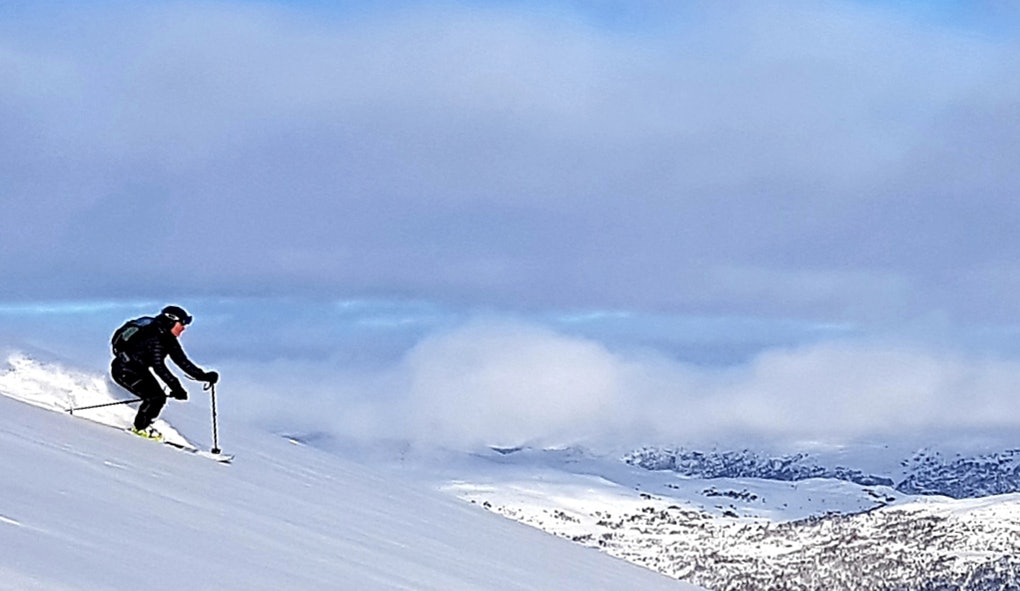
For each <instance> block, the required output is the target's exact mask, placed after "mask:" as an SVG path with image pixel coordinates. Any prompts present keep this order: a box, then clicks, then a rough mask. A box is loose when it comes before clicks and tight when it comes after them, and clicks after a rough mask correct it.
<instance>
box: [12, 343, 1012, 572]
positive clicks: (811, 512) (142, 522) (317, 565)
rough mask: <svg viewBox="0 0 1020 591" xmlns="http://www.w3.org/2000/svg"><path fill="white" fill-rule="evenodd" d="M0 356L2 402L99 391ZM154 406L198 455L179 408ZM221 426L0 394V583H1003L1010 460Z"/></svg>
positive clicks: (74, 374)
mask: <svg viewBox="0 0 1020 591" xmlns="http://www.w3.org/2000/svg"><path fill="white" fill-rule="evenodd" d="M8 365H9V369H8V370H7V371H6V372H3V373H0V393H2V394H5V395H7V396H8V397H14V398H19V399H21V400H22V401H26V402H30V403H31V404H33V405H35V406H42V407H46V408H49V409H51V410H62V408H63V407H65V406H66V405H67V404H68V403H71V402H73V403H76V404H90V403H97V402H102V401H104V400H109V399H110V391H109V390H108V389H107V385H106V383H105V380H104V378H103V377H102V376H101V375H97V374H94V373H92V372H88V371H78V370H72V369H68V368H65V367H60V366H57V365H52V364H41V363H38V362H35V361H32V360H31V359H28V358H26V357H24V356H17V355H15V356H13V357H11V358H10V359H9V360H8ZM92 412H93V413H94V414H93V415H92V416H91V418H93V419H95V420H99V421H101V422H106V423H110V424H126V421H127V420H129V419H130V417H131V414H132V411H131V410H130V409H127V408H125V407H110V408H107V409H101V410H99V411H92ZM165 415H166V416H167V417H168V418H170V420H171V421H172V422H173V426H172V427H171V426H170V425H168V424H167V425H164V428H165V429H171V428H173V429H176V431H179V432H180V433H185V434H187V436H188V437H189V438H190V439H191V440H192V441H193V442H195V443H196V444H198V445H204V446H208V444H209V442H208V433H207V431H208V423H209V417H208V408H207V407H205V408H203V405H202V404H200V403H199V400H198V399H197V397H196V399H195V400H192V401H191V402H190V403H189V404H187V405H174V406H172V407H171V409H170V410H168V411H167V412H166V413H165ZM224 435H225V436H226V439H227V441H228V442H229V445H228V446H227V447H228V448H229V449H228V451H235V452H237V453H238V454H239V459H238V461H237V463H236V465H232V466H229V467H226V466H220V465H217V464H215V463H213V462H209V461H207V460H203V459H200V458H194V457H189V456H187V455H185V454H181V453H179V452H175V451H173V450H167V449H165V448H164V447H163V446H159V445H157V444H149V443H148V442H144V441H138V440H135V439H133V438H131V437H128V436H126V435H124V434H122V433H118V432H117V431H115V430H112V429H108V428H106V427H103V426H97V425H95V424H93V423H90V422H89V421H84V420H79V419H76V418H71V417H68V416H67V415H65V414H59V413H56V412H47V411H44V410H40V409H38V408H31V407H29V406H25V405H19V404H17V403H14V402H12V401H9V400H5V399H4V398H2V397H0V445H2V446H3V450H4V456H3V457H4V460H3V461H4V462H5V464H4V471H5V473H6V474H8V475H9V476H10V477H9V478H8V479H7V481H6V482H5V483H4V484H3V485H0V495H2V496H0V543H3V544H4V547H5V548H7V547H11V548H17V549H18V550H17V551H15V552H13V553H11V552H6V553H0V589H6V588H10V589H33V588H36V589H44V588H45V589H86V588H88V589H93V588H113V589H119V588H122V586H121V585H120V581H121V580H125V579H130V578H131V575H132V574H133V573H137V572H139V571H142V572H151V573H154V577H155V579H156V580H158V581H161V582H165V583H166V584H165V586H164V587H160V586H159V585H156V588H167V589H171V588H173V589H179V588H191V589H204V588H209V589H213V588H215V589H222V588H244V589H252V588H255V589H259V588H266V589H270V588H287V589H291V588H298V589H300V588H312V587H315V588H324V587H325V588H331V586H330V583H331V582H332V583H333V586H335V585H336V581H343V585H345V586H343V587H342V588H351V589H556V590H571V589H582V588H584V589H659V588H663V589H665V588H669V589H683V588H690V587H687V586H686V585H687V584H695V585H698V586H701V587H704V588H707V589H713V590H716V591H724V590H752V589H754V590H760V589H775V590H787V589H789V590H808V589H811V590H814V589H826V590H843V589H845V590H860V589H868V590H872V589H874V590H890V591H891V590H897V591H900V590H904V591H905V590H923V591H935V590H939V591H950V590H979V591H984V590H990V589H999V590H1001V589H1017V588H1020V561H1018V558H1017V557H1018V556H1020V491H1017V489H1016V488H1015V486H1016V485H1015V482H1017V469H1016V462H1015V458H1016V456H1017V454H1018V452H1016V451H1014V450H999V451H995V450H985V451H984V452H981V453H969V454H964V453H958V452H957V451H952V450H935V449H933V448H932V449H922V450H921V451H914V452H910V453H907V454H905V455H902V454H901V452H897V451H893V448H890V447H888V446H885V445H872V446H862V447H859V448H853V447H845V448H841V449H837V450H829V451H827V452H824V453H823V452H815V451H802V452H796V453H790V454H776V453H766V452H763V451H759V450H753V449H734V450H707V451H706V450H695V449H685V448H679V447H645V448H641V449H637V450H627V451H626V453H622V452H620V451H612V452H606V451H595V450H593V449H586V448H581V447H564V448H557V449H542V448H529V447H509V448H486V449H477V450H449V449H447V450H439V449H432V448H424V447H421V446H416V445H414V444H410V443H406V442H404V443H400V444H398V445H393V446H387V445H383V444H374V445H369V446H365V445H364V444H358V445H355V444H353V443H352V442H350V441H346V440H345V439H344V437H343V434H341V433H326V432H316V433H299V432H287V433H280V432H274V433H270V432H267V431H265V430H264V429H260V428H257V427H255V426H248V425H232V424H229V423H228V424H227V425H226V426H225V428H224ZM281 435H283V436H281ZM182 437H184V436H183V435H182ZM897 449H899V448H897ZM40 467H42V468H43V469H40ZM483 509H484V510H487V511H489V512H494V513H497V514H499V515H502V516H505V517H508V518H510V519H512V520H515V521H519V522H522V523H525V524H528V525H530V526H533V527H534V528H538V529H541V530H544V531H546V532H549V533H552V534H555V535H556V536H559V537H562V538H565V539H566V540H569V542H572V543H568V542H567V541H566V540H559V541H557V540H555V539H554V538H552V537H551V536H544V535H542V534H540V533H539V532H535V531H530V530H528V529H527V528H521V527H519V526H516V527H515V525H516V524H512V523H509V522H506V521H503V520H498V519H497V520H496V521H493V519H494V516H491V515H486V513H485V511H482V510H483ZM487 517H488V519H487ZM143 534H144V537H145V538H146V539H156V540H160V543H158V544H155V543H151V544H140V543H139V536H142V535H143ZM55 540H59V541H60V542H59V543H57V542H55ZM51 542H52V543H51ZM557 542H558V543H557ZM585 547H587V549H586V548H585ZM593 549H596V550H597V551H595V550H593ZM125 555H127V556H131V558H132V560H133V561H124V560H123V559H122V557H123V556H125ZM607 555H608V556H614V557H618V558H622V559H624V560H626V561H629V562H632V563H635V564H637V565H640V566H642V567H645V569H637V570H635V568H628V567H627V566H626V565H624V563H623V562H622V561H614V560H612V559H609V558H608V556H607ZM167 557H169V558H167ZM168 560H169V562H167V561H168ZM90 561H94V564H93V563H92V562H90ZM53 564H56V565H59V567H58V568H51V567H50V565H53ZM181 565H184V567H185V568H183V569H181V568H180V566H181ZM93 567H94V568H97V569H98V571H97V572H99V573H101V574H99V575H95V576H93V575H84V574H82V573H84V572H85V570H86V568H93ZM651 571H657V572H658V573H661V574H663V575H667V577H669V578H666V577H660V576H656V575H653V574H652V573H651ZM90 572H91V571H90ZM6 575H10V576H6ZM677 579H679V580H680V581H683V582H678V581H677ZM8 581H13V582H8ZM110 581H115V582H113V583H111V582H110ZM209 581H213V582H214V583H216V584H215V585H208V582H209ZM236 582H240V583H243V585H235V584H234V583H236ZM228 583H229V584H228ZM104 584H105V585H106V587H104V586H103V585H104ZM5 585H6V586H5ZM149 586H150V587H151V586H152V585H149ZM123 588H127V586H126V585H125V586H123Z"/></svg>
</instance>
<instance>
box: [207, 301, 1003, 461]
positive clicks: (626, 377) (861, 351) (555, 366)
mask: <svg viewBox="0 0 1020 591" xmlns="http://www.w3.org/2000/svg"><path fill="white" fill-rule="evenodd" d="M226 368H227V371H226V372H225V375H230V376H232V381H233V388H234V389H236V390H237V391H243V392H245V400H244V403H243V404H239V405H238V407H237V408H232V409H230V414H231V415H232V416H233V417H235V420H246V421H252V422H256V423H259V424H261V425H264V426H269V427H270V428H273V429H277V430H289V431H291V432H302V430H303V432H309V433H320V434H330V435H332V436H334V437H337V438H339V439H341V440H346V439H361V440H367V441H374V440H378V439H396V440H407V441H412V442H427V443H430V444H441V445H448V446H452V447H460V448H462V447H471V446H479V445H518V444H531V445H564V444H575V443H584V444H589V445H592V446H596V447H606V446H608V447H617V446H627V445H642V444H647V443H664V444H690V445H698V446H705V445H713V444H718V445H730V444H742V443H743V444H746V443H749V442H769V443H770V444H775V445H777V446H784V445H786V446H792V445H797V444H798V443H799V442H805V441H812V442H820V443H825V444H836V445H838V444H843V443H848V442H853V441H861V440H865V441H903V440H907V441H909V442H911V443H917V444H919V445H924V444H933V443H937V442H938V441H940V440H942V439H945V438H947V437H950V436H957V435H960V434H970V435H975V434H977V435H987V434H990V433H995V432H1002V431H1003V430H1005V431H1009V430H1011V429H1015V428H1016V427H1017V426H1020V411H1017V410H1016V408H1015V405H1014V404H1013V392H1014V390H1015V384H1016V383H1017V382H1018V381H1020V364H1018V363H1017V362H1015V361H1011V360H1008V359H1002V358H1000V357H994V356H988V355H984V356H980V355H973V354H966V353H961V352H959V351H958V350H951V349H943V348H939V347H935V346H932V345H919V344H916V343H914V344H908V343H903V342H889V341H875V340H871V339H839V340H832V339H829V340H825V341H821V342H815V343H804V344H799V345H795V346H790V347H769V348H767V349H765V350H762V351H761V352H760V353H759V354H757V355H756V356H754V357H753V358H751V359H750V360H748V361H747V362H744V363H739V364H732V365H727V366H700V365H694V364H690V363H685V362H682V361H678V360H676V359H673V358H670V357H667V356H665V355H662V354H661V353H657V352H654V351H650V350H648V349H644V348H642V349H632V348H620V347H609V346H608V345H607V344H606V343H603V342H600V341H596V340H592V339H589V338H584V337H579V336H575V335H570V334H566V333H563V332H559V331H555V330H552V329H550V328H548V327H546V326H541V325H537V324H534V323H531V322H527V321H522V320H515V319H507V318H492V317H485V318H476V319H474V320H472V321H470V322H468V323H466V324H461V325H458V326H456V327H452V328H443V329H439V330H435V331H431V332H429V333H428V334H427V335H426V336H425V337H424V338H422V339H421V340H420V341H418V342H417V343H416V344H415V345H414V346H413V347H412V348H410V349H409V350H408V351H407V352H406V354H405V355H403V356H402V357H401V358H399V359H397V360H394V361H393V362H392V363H387V364H385V365H381V366H375V367H372V368H361V369H357V370H355V369H353V368H351V367H350V366H348V367H337V366H334V365H332V364H330V363H328V362H327V363H319V362H297V361H288V360H280V361H278V362H274V363H269V364H260V365H259V366H258V367H248V366H240V365H238V364H237V362H231V363H228V364H226ZM239 380H240V382H241V383H238V381H239ZM225 412H226V411H225ZM1006 443H1007V442H1004V443H1003V444H1006Z"/></svg>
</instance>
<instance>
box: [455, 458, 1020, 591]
mask: <svg viewBox="0 0 1020 591" xmlns="http://www.w3.org/2000/svg"><path fill="white" fill-rule="evenodd" d="M647 452H648V450H644V451H643V452H642V454H647ZM697 455H699V456H700V457H703V458H705V459H706V463H707V464H711V465H716V462H715V461H709V460H707V458H709V457H716V459H717V460H718V461H719V462H721V463H724V462H722V460H721V459H720V458H723V457H725V458H729V459H730V460H735V458H738V457H741V458H743V459H742V460H741V461H740V462H738V463H739V464H740V465H744V466H757V468H755V470H756V472H755V474H756V476H741V475H740V474H738V473H735V472H731V473H726V474H722V473H717V472H715V471H714V470H713V471H711V472H710V473H711V474H713V476H711V477H705V475H704V474H697V475H691V474H687V475H681V474H678V473H677V472H675V471H667V470H657V471H648V470H645V469H644V468H641V467H639V466H636V465H632V464H627V463H625V462H618V463H619V464H621V465H622V466H624V467H619V466H616V467H613V466H612V462H613V459H612V458H597V457H592V456H590V455H588V454H585V453H583V452H581V451H579V450H519V451H516V452H514V453H511V454H504V453H500V454H494V455H493V456H491V457H489V458H487V459H488V461H490V462H491V463H493V464H495V465H498V466H500V468H501V469H499V470H494V475H490V476H483V475H484V474H485V473H484V471H482V470H479V469H478V468H477V467H475V468H473V469H470V470H468V469H465V470H464V473H465V474H468V473H472V474H475V477H474V479H473V480H470V481H467V480H464V481H461V482H459V483H456V484H452V485H451V486H450V489H451V490H452V491H453V492H455V493H456V494H458V495H459V496H461V497H462V498H465V499H467V500H470V501H472V502H475V503H478V504H481V505H482V506H484V507H486V508H488V509H490V510H492V511H495V512H498V513H500V514H502V515H505V516H507V517H510V518H512V519H516V520H519V521H522V522H524V523H529V524H531V525H534V526H536V527H538V528H540V529H543V530H545V531H549V532H552V533H555V534H557V535H561V536H563V537H565V538H568V539H571V540H573V541H575V542H577V543H580V544H583V545H586V546H590V547H594V548H599V549H601V550H602V551H605V552H607V553H609V554H612V555H614V556H619V557H621V558H624V559H626V560H630V561H632V562H635V563H637V564H643V565H645V566H648V567H649V568H652V569H654V570H657V571H659V572H663V573H666V574H669V575H670V576H674V577H677V578H679V579H682V580H685V581H690V582H694V583H697V584H699V585H702V586H704V587H707V588H709V589H713V590H718V591H723V590H733V591H736V590H740V591H745V590H746V591H750V590H759V589H784V590H785V589H789V590H809V589H810V590H814V589H826V590H841V589H845V590H848V591H849V590H859V589H869V590H871V589H875V590H892V589H897V590H908V589H910V590H914V589H924V590H929V589H930V590H934V589H939V590H944V591H949V590H958V589H959V590H963V589H966V590H985V589H997V590H999V589H1016V588H1018V585H1020V493H1013V494H1008V495H999V496H982V497H981V498H968V499H951V498H948V497H945V496H920V495H913V494H905V493H903V492H901V491H899V490H897V489H896V488H893V487H891V486H888V485H885V484H860V483H855V482H853V481H851V480H850V479H840V478H835V477H833V476H832V475H831V473H835V469H834V468H831V469H830V468H826V467H824V466H816V467H815V468H816V469H820V470H821V471H822V472H824V473H827V474H829V476H825V477H804V478H799V477H798V478H793V477H792V474H795V473H797V470H794V469H792V468H791V467H790V466H789V465H785V466H784V465H783V462H779V461H777V462H775V463H774V464H772V465H774V467H775V468H776V470H775V472H774V473H770V472H768V471H766V470H763V469H762V468H763V465H764V464H762V463H761V462H760V461H758V460H753V459H752V458H754V457H756V456H758V454H755V453H754V452H750V451H745V452H743V453H740V452H729V453H721V454H708V453H706V454H697ZM1006 455H1008V453H1007V454H1006ZM515 456H519V457H516V458H515ZM633 458H634V456H633V455H631V456H628V459H633ZM759 460H760V458H759ZM807 460H808V458H805V457H802V458H800V461H807ZM975 461H979V460H975ZM808 463H809V464H810V462H808ZM765 464H768V462H766V463H765ZM969 465H970V462H963V461H959V462H951V463H948V464H946V465H943V466H942V468H940V470H944V469H947V468H946V466H949V468H950V469H951V468H952V467H953V466H960V467H963V466H969ZM814 470H815V469H812V470H808V471H809V472H813V471H814ZM965 470H969V468H965ZM565 473H570V474H573V477H567V476H566V475H565ZM840 473H842V472H840ZM924 473H925V474H927V475H928V476H929V477H933V475H934V474H936V473H937V472H934V471H933V472H924ZM918 474H919V473H918ZM947 475H948V473H947ZM885 478H886V477H884V476H883V477H881V478H879V480H883V479H885ZM450 480H454V479H453V478H450ZM864 480H865V481H866V482H873V481H874V480H873V479H871V478H866V479H864Z"/></svg>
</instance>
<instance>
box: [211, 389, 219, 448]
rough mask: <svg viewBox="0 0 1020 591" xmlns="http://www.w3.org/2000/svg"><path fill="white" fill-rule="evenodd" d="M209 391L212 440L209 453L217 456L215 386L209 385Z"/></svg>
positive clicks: (217, 437) (217, 432)
mask: <svg viewBox="0 0 1020 591" xmlns="http://www.w3.org/2000/svg"><path fill="white" fill-rule="evenodd" d="M209 391H210V395H211V398H212V440H213V447H212V449H211V450H209V451H211V452H212V453H214V454H218V453H220V434H219V431H218V430H217V428H216V384H210V385H209Z"/></svg>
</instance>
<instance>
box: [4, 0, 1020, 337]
mask: <svg viewBox="0 0 1020 591" xmlns="http://www.w3.org/2000/svg"><path fill="white" fill-rule="evenodd" d="M601 6H602V7H603V8H602V9H600V10H607V11H608V10H612V9H613V7H614V6H615V7H618V6H619V5H616V4H604V5H601ZM586 10H589V11H594V12H596V13H598V14H596V15H595V17H593V18H578V17H577V16H576V15H578V14H581V15H583V16H586V17H591V12H585V11H586ZM973 11H975V12H977V13H980V12H981V9H980V8H974V9H973ZM638 12H640V14H638V15H637V16H631V17H630V18H628V19H626V23H627V26H613V25H611V24H609V23H610V22H612V21H613V19H607V18H599V15H603V13H602V12H599V11H598V10H594V9H585V8H579V7H578V5H577V4H570V3H566V4H561V5H558V7H557V8H556V9H555V10H553V9H549V10H538V9H536V8H534V7H530V6H528V5H527V4H524V5H521V6H520V7H518V8H509V7H505V6H504V7H494V6H487V5H486V6H483V5H482V4H472V3H458V4H444V5H441V6H434V7H408V6H405V7H399V8H391V9H387V10H382V9H377V10H376V9H369V8H365V9H364V10H352V11H348V12H343V11H340V12H331V11H328V10H322V9H319V10H318V11H315V10H313V9H311V8H307V7H302V6H301V5H297V4H271V3H270V4H265V3H263V4H259V5H251V4H244V3H230V2H225V3H207V2H202V3H193V2H179V3H173V4H168V5H158V6H152V5H146V4H139V5H135V4H130V3H115V4H104V5H100V6H99V7H94V6H93V7H90V8H82V7H47V8H45V9H43V8H40V9H35V10H31V9H23V10H21V11H19V12H18V13H17V15H16V17H15V18H14V19H13V20H12V21H10V22H8V23H7V24H6V25H4V26H3V27H2V28H0V76H2V77H3V78H4V79H5V80H7V81H9V82H10V83H9V84H4V85H0V176H2V177H3V178H4V179H5V188H4V189H2V190H3V191H4V194H3V195H2V199H3V201H4V206H5V215H4V216H3V217H2V218H0V247H2V248H3V249H4V251H5V252H6V253H9V255H10V256H7V257H5V258H4V259H3V261H0V272H2V273H3V275H4V277H5V281H4V282H3V284H2V287H0V297H3V298H40V297H43V298H56V297H71V298H82V297H107V296H110V295H116V296H118V297H146V298H148V297H163V294H166V293H168V292H169V293H185V294H205V295H256V294H258V295H265V294H270V295H295V294H296V295H306V296H308V295H311V296H323V295H325V296H326V297H333V296H335V295H336V294H337V293H343V294H379V293H385V294H402V295H411V296H413V297H424V298H431V299H435V300H440V301H452V302H471V303H476V302H481V303H484V304H487V305H496V306H508V307H529V308H542V307H572V308H584V307H592V308H619V309H648V310H671V311H675V310H686V311H695V312H698V313H723V314H741V315H755V314H762V315H771V316H778V315H797V316H810V317H813V318H823V319H827V320H834V321H840V320H864V321H868V320H872V319H876V318H877V319H882V320H883V321H886V319H889V318H898V317H904V316H912V315H914V314H921V315H924V314H927V313H931V312H932V311H936V312H937V311H947V312H948V313H950V314H952V315H953V316H954V317H955V316H959V317H962V318H966V319H970V320H988V319H1003V318H1009V317H1011V316H1012V315H1015V313H1016V312H1018V311H1020V310H1018V308H1017V306H1016V304H1015V303H1014V302H1013V301H1012V299H1010V298H1001V297H1000V298H985V299H986V300H987V299H991V300H992V301H991V302H988V301H981V305H975V304H974V302H975V300H974V298H973V297H972V296H973V294H974V292H979V293H985V294H987V293H989V292H991V291H993V288H994V287H995V283H994V280H993V279H992V278H993V277H994V276H995V275H996V270H998V269H1002V268H1003V267H1004V266H1005V265H1008V263H1009V261H1011V260H1014V259H1015V258H1016V257H1017V255H1018V254H1020V252H1018V251H1020V243H1018V242H1017V240H1016V239H1015V237H1014V236H1013V233H1012V228H1013V227H1014V226H1015V224H1013V223H1011V220H1014V218H1016V217H1017V215H1020V209H1018V205H1017V203H1016V200H1015V199H1013V198H1012V188H1013V187H1015V186H1016V184H1017V181H1018V180H1020V178H1018V176H1017V175H1018V174H1020V173H1018V172H1017V170H1016V167H1015V166H1013V164H1012V163H1013V162H1015V161H1017V156H1018V154H1016V146H1017V145H1020V142H1017V141H1016V140H1017V139H1018V135H1020V127H1018V126H1017V125H1016V124H1014V123H1011V122H1015V121H1017V120H1020V118H1017V117H1015V115H1016V105H1017V104H1018V100H1017V99H1018V97H1020V84H1018V83H1016V82H1014V80H1016V76H1014V75H1013V72H1015V71H1016V67H1017V65H1018V63H1017V58H1016V57H1015V56H1016V55H1017V52H1016V51H1015V49H1016V36H1015V33H1013V32H1010V31H1009V30H1006V31H1001V30H995V31H994V34H989V35H979V34H974V29H960V28H954V27H951V26H946V25H945V24H943V23H941V22H933V21H932V20H931V19H930V18H928V19H923V18H917V17H916V15H911V14H909V13H907V14H905V13H903V12H900V11H895V10H892V9H885V8H881V7H875V6H873V5H870V4H867V3H854V2H827V3H798V2H794V3H790V4H787V5H784V7H783V8H782V9H781V10H780V9H776V8H775V7H770V8H768V9H765V8H762V7H759V6H758V5H756V4H754V3H738V4H736V5H727V6H726V7H720V6H718V5H716V4H713V3H703V4H691V5H687V6H685V7H683V8H676V7H672V6H671V5H669V4H668V3H655V4H648V5H647V7H646V8H644V9H642V11H638ZM975 22H981V19H977V20H976V21H975ZM56 24H59V25H60V26H55V25H56ZM973 269H979V270H983V269H988V270H989V271H988V272H984V273H983V272H976V273H972V270H973ZM735 270H736V271H738V273H739V274H743V275H744V277H735V276H734V271H735ZM962 274H970V275H968V277H969V278H970V279H971V280H972V281H973V282H976V283H975V284H966V285H962V284H963V283H964V282H962V281H960V282H957V281H954V280H953V278H954V277H960V276H962ZM791 277H792V278H796V281H794V282H789V281H788V279H789V278H791ZM795 285H806V289H804V290H796V289H793V287H792V286H795ZM791 292H795V293H793V297H792V298H791ZM848 300H849V301H848Z"/></svg>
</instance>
